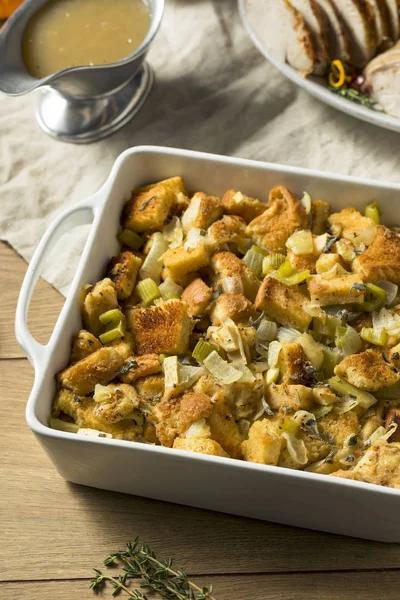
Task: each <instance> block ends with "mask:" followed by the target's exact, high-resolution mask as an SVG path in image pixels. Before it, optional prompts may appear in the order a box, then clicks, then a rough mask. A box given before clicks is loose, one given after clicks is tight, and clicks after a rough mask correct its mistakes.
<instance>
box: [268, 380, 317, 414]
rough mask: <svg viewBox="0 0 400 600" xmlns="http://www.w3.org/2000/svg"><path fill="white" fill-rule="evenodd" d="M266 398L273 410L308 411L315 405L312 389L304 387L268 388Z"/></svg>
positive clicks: (280, 386)
mask: <svg viewBox="0 0 400 600" xmlns="http://www.w3.org/2000/svg"><path fill="white" fill-rule="evenodd" d="M265 398H266V400H267V402H268V404H269V406H270V407H271V408H272V409H273V410H281V409H282V410H284V409H285V408H286V409H287V408H290V409H291V410H294V411H296V410H300V409H304V410H308V409H309V408H311V406H312V404H313V394H312V389H311V388H308V387H305V386H304V385H287V384H281V385H275V384H272V385H270V386H268V387H267V389H266V392H265Z"/></svg>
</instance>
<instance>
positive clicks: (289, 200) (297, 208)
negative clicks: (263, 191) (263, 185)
mask: <svg viewBox="0 0 400 600" xmlns="http://www.w3.org/2000/svg"><path fill="white" fill-rule="evenodd" d="M307 221H308V219H307V214H306V211H305V209H304V207H303V205H302V204H301V202H300V200H299V199H298V198H297V197H296V196H295V195H294V194H292V193H291V192H290V191H289V190H288V189H287V188H286V187H283V186H278V187H275V188H273V189H272V190H271V191H270V194H269V202H268V205H267V209H266V210H265V211H264V212H263V213H262V214H261V215H260V216H258V217H256V218H255V219H253V221H251V222H250V223H249V224H248V226H247V229H246V234H247V235H248V236H249V237H251V238H252V239H253V240H254V241H255V243H256V244H258V245H259V246H261V248H264V250H267V251H268V252H284V251H285V244H286V242H287V240H288V238H289V237H290V236H291V235H292V233H294V232H295V231H297V230H299V229H306V228H307V224H308V223H307Z"/></svg>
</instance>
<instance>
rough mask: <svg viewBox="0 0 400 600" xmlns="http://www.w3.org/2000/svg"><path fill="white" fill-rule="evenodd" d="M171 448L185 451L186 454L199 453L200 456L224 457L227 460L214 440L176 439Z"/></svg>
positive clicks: (224, 453) (227, 455) (225, 454)
mask: <svg viewBox="0 0 400 600" xmlns="http://www.w3.org/2000/svg"><path fill="white" fill-rule="evenodd" d="M173 448H175V449H176V450H186V452H199V453H200V454H209V455H210V456H224V457H225V458H229V454H227V453H226V452H225V451H224V450H223V449H222V448H221V446H220V445H219V444H218V443H217V442H215V441H214V440H210V439H207V438H188V439H186V438H179V437H178V438H176V439H175V441H174V445H173Z"/></svg>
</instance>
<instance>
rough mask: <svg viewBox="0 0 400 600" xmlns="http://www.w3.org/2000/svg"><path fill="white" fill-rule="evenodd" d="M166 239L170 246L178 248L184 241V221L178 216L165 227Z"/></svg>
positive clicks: (164, 234)
mask: <svg viewBox="0 0 400 600" xmlns="http://www.w3.org/2000/svg"><path fill="white" fill-rule="evenodd" d="M162 233H163V236H164V239H166V240H167V242H168V243H169V247H170V248H178V246H180V245H181V244H182V242H183V229H182V223H181V221H180V219H178V217H172V219H171V221H170V223H168V225H166V226H165V227H164V229H163V232H162Z"/></svg>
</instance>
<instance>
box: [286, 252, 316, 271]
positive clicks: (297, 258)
mask: <svg viewBox="0 0 400 600" xmlns="http://www.w3.org/2000/svg"><path fill="white" fill-rule="evenodd" d="M287 257H288V260H289V262H290V264H291V265H292V267H293V269H294V270H295V271H305V270H306V269H308V270H309V271H310V273H315V263H316V260H317V257H316V256H315V254H295V253H294V252H293V251H292V250H290V249H289V250H288V251H287Z"/></svg>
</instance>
